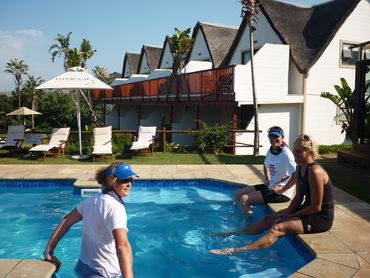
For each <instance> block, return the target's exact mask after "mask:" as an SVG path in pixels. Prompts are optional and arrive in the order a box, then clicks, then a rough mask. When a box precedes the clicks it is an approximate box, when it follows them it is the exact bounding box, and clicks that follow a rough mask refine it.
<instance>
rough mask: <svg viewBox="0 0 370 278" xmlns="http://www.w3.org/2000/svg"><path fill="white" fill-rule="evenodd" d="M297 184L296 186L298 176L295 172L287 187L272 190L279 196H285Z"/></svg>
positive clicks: (281, 186) (280, 186) (276, 187)
mask: <svg viewBox="0 0 370 278" xmlns="http://www.w3.org/2000/svg"><path fill="white" fill-rule="evenodd" d="M295 184H296V174H295V172H294V173H293V174H292V176H291V177H290V179H289V181H288V182H287V184H286V185H276V186H274V187H273V188H272V190H273V191H274V192H275V193H277V194H283V193H284V192H285V191H287V190H288V189H290V188H291V187H293V186H294V185H295Z"/></svg>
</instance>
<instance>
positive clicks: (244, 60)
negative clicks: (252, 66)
mask: <svg viewBox="0 0 370 278" xmlns="http://www.w3.org/2000/svg"><path fill="white" fill-rule="evenodd" d="M258 50H259V48H257V49H255V50H254V55H256V53H257V52H258ZM250 59H251V52H250V51H249V50H244V51H242V64H243V65H245V64H247V63H248V62H249V60H250Z"/></svg>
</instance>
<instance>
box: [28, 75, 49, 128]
mask: <svg viewBox="0 0 370 278" xmlns="http://www.w3.org/2000/svg"><path fill="white" fill-rule="evenodd" d="M43 82H44V80H43V79H42V78H41V77H40V76H39V77H37V78H35V77H34V76H32V75H31V76H28V79H27V80H26V81H25V82H24V85H23V91H24V93H25V94H26V95H28V96H30V97H31V109H32V110H36V109H37V108H36V107H37V106H36V100H37V93H38V92H39V91H38V90H36V87H37V86H39V85H41V83H43ZM34 129H35V117H34V115H32V130H34Z"/></svg>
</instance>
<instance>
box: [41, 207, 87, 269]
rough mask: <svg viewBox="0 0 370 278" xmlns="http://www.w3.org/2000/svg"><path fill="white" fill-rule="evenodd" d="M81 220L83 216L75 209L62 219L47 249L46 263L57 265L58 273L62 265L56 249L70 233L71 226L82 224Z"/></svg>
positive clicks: (45, 254) (45, 253) (45, 252)
mask: <svg viewBox="0 0 370 278" xmlns="http://www.w3.org/2000/svg"><path fill="white" fill-rule="evenodd" d="M81 220H82V216H81V214H80V213H79V212H78V211H77V209H73V210H72V211H71V212H70V213H68V214H67V215H66V216H65V217H64V218H63V219H62V221H60V223H59V225H58V227H56V229H55V230H54V232H53V234H52V235H51V237H50V239H49V242H48V244H47V245H46V247H45V251H44V258H45V260H46V261H49V262H52V263H54V264H55V265H56V270H55V271H56V272H58V270H59V268H60V266H61V264H62V263H61V262H60V261H59V259H58V258H57V257H56V256H54V249H55V247H57V245H58V242H59V241H60V240H61V239H62V237H63V236H64V235H65V234H66V233H67V232H68V230H69V229H70V228H71V226H72V225H73V224H75V223H77V222H80V221H81Z"/></svg>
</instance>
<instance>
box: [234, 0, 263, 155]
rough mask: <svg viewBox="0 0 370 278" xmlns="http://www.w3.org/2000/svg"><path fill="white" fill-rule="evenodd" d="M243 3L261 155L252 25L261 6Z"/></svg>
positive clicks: (255, 150) (252, 1)
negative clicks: (247, 29)
mask: <svg viewBox="0 0 370 278" xmlns="http://www.w3.org/2000/svg"><path fill="white" fill-rule="evenodd" d="M239 2H240V3H241V4H242V12H241V16H242V17H244V16H245V17H246V23H247V26H248V27H249V50H250V63H251V77H252V94H253V112H254V143H253V145H254V148H253V155H254V156H259V145H260V135H259V121H258V104H257V94H256V87H255V79H254V64H253V56H254V46H253V32H254V31H255V30H256V28H255V27H254V26H253V25H252V24H253V23H256V22H257V15H258V13H259V11H260V10H259V7H258V3H257V0H239Z"/></svg>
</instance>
